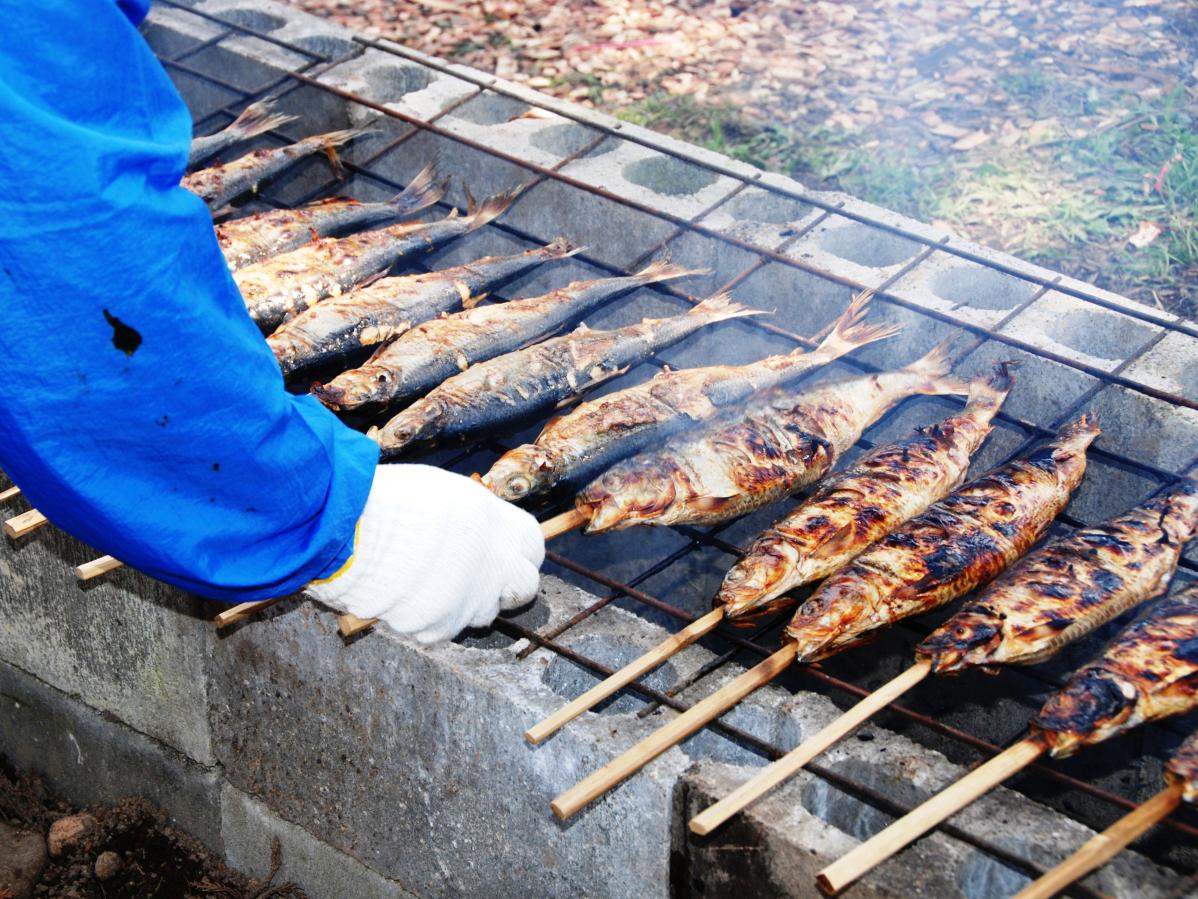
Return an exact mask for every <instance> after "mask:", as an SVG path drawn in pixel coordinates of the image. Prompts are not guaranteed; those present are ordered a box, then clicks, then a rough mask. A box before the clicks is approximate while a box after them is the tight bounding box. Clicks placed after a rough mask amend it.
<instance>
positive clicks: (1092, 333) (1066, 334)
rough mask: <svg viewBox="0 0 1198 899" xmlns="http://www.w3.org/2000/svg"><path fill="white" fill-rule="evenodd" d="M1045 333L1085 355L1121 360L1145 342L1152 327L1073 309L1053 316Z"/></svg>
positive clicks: (1111, 316) (1116, 316)
mask: <svg viewBox="0 0 1198 899" xmlns="http://www.w3.org/2000/svg"><path fill="white" fill-rule="evenodd" d="M1044 330H1045V333H1047V334H1048V336H1049V337H1051V338H1052V339H1053V340H1055V341H1056V342H1057V343H1062V344H1064V345H1065V346H1067V347H1070V348H1071V349H1075V350H1077V351H1078V352H1080V353H1085V354H1086V355H1088V356H1099V357H1101V358H1103V359H1123V358H1125V357H1127V356H1130V355H1131V354H1132V353H1133V352H1134V351H1135V350H1137V349H1139V348H1140V347H1141V346H1143V345H1144V342H1145V341H1146V340H1147V339H1148V336H1149V335H1150V334H1151V333H1152V330H1151V329H1150V328H1148V327H1146V326H1144V325H1141V324H1140V323H1138V322H1137V321H1135V320H1134V319H1131V318H1125V317H1123V316H1119V315H1110V314H1107V313H1103V312H1095V311H1094V310H1092V309H1073V310H1071V311H1069V312H1066V313H1065V314H1064V315H1057V316H1053V317H1052V318H1051V319H1049V320H1048V322H1047V323H1046V324H1045V326H1044Z"/></svg>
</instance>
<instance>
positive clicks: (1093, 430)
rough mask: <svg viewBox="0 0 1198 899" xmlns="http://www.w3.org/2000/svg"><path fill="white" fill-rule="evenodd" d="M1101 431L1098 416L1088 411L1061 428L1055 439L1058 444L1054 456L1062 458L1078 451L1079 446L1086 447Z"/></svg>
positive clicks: (1053, 452)
mask: <svg viewBox="0 0 1198 899" xmlns="http://www.w3.org/2000/svg"><path fill="white" fill-rule="evenodd" d="M1101 433H1102V429H1101V428H1100V427H1099V424H1098V416H1097V415H1096V414H1094V413H1093V412H1086V413H1085V414H1083V415H1081V416H1080V417H1079V418H1078V419H1077V420H1076V421H1073V422H1071V423H1069V424H1067V425H1065V427H1063V428H1062V429H1061V430H1060V432H1059V433H1058V434H1057V437H1056V439H1055V440H1054V441H1053V443H1055V444H1056V445H1057V446H1056V448H1055V449H1054V450H1053V451H1052V455H1053V457H1054V458H1061V457H1064V456H1068V455H1070V454H1072V453H1075V452H1077V451H1078V449H1079V448H1080V449H1085V448H1086V447H1087V446H1089V445H1090V444H1091V443H1092V442H1093V441H1094V439H1095V438H1096V437H1097V436H1098V435H1099V434H1101Z"/></svg>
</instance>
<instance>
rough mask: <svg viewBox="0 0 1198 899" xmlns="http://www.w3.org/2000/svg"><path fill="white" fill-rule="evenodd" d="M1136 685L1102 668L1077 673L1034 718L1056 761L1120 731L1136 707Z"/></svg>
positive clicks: (1034, 725) (1095, 667)
mask: <svg viewBox="0 0 1198 899" xmlns="http://www.w3.org/2000/svg"><path fill="white" fill-rule="evenodd" d="M1138 697H1139V693H1138V691H1137V690H1136V688H1135V685H1134V684H1131V683H1129V682H1128V681H1126V680H1124V679H1123V678H1121V677H1120V676H1119V675H1118V674H1117V673H1115V672H1114V671H1111V670H1109V669H1107V668H1103V667H1101V666H1099V665H1094V666H1090V667H1087V668H1084V669H1082V670H1081V671H1080V672H1078V673H1077V674H1076V675H1075V676H1074V677H1073V679H1072V680H1070V681H1069V683H1068V684H1066V685H1065V687H1064V689H1062V690H1060V691H1059V692H1057V693H1056V694H1054V695H1053V696H1052V698H1050V699H1049V700H1048V702H1046V703H1045V704H1044V708H1042V709H1040V713H1039V714H1038V715H1036V717H1035V718H1033V719H1032V727H1033V729H1034V730H1036V731H1039V732H1040V733H1041V734H1042V735H1043V737H1044V739H1045V741H1046V742H1047V743H1048V747H1049V750H1050V751H1051V752H1052V755H1053V757H1054V758H1062V757H1064V756H1068V755H1072V754H1073V753H1074V752H1076V751H1077V750H1078V749H1080V748H1081V747H1082V746H1086V745H1088V744H1090V743H1097V742H1100V741H1101V740H1104V739H1106V737H1108V736H1110V735H1111V734H1112V733H1114V732H1116V731H1118V730H1119V729H1120V728H1121V726H1122V725H1123V724H1124V723H1125V722H1126V721H1127V720H1128V719H1129V718H1130V717H1131V715H1132V713H1133V712H1134V711H1135V708H1136V700H1137V698H1138Z"/></svg>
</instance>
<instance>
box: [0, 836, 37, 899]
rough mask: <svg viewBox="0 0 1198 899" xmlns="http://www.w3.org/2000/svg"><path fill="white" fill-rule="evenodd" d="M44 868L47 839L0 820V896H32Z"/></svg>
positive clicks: (16, 898) (14, 897) (14, 898)
mask: <svg viewBox="0 0 1198 899" xmlns="http://www.w3.org/2000/svg"><path fill="white" fill-rule="evenodd" d="M44 867H46V841H45V840H43V839H42V835H41V834H40V833H33V832H32V831H28V830H17V829H16V828H15V827H9V826H8V825H7V824H4V823H3V822H0V896H12V897H13V899H26V897H28V896H32V895H33V887H34V886H35V885H36V884H37V881H38V878H39V877H41V874H42V868H44Z"/></svg>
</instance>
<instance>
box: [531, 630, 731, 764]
mask: <svg viewBox="0 0 1198 899" xmlns="http://www.w3.org/2000/svg"><path fill="white" fill-rule="evenodd" d="M724 608H725V607H724V606H717V607H716V608H714V609H712V610H711V611H710V612H708V613H707V614H706V615H704V616H703V617H702V618H696V619H695V620H694V621H692V622H691V623H690V624H688V625H687V626H686V627H684V628H683V629H682V630H680V631H679V632H678V633H676V634H674V635H673V636H672V637H668V638H666V639H665V640H663V641H662V642H661V643H659V644H658V645H657V646H655V647H654V648H653V649H650V650H649V651H648V652H647V653H645V654H644V655H643V656H641V657H640V658H639V659H636V660H635V661H632V662H629V663H628V664H627V665H625V666H624V667H623V668H621V669H620V670H619V671H617V672H616V673H615V674H613V675H611V676H610V677H609V678H607V680H605V681H602V682H601V683H598V684H596V685H595V686H593V687H591V689H589V690H587V691H586V692H585V693H583V694H582V695H581V696H579V697H578V698H577V699H575V700H574V701H573V702H571V703H568V704H567V705H564V706H562V707H561V708H560V709H558V710H557V711H556V712H554V713H553V714H552V715H550V716H549V717H548V718H546V719H545V720H544V721H542V722H541V723H539V724H535V725H533V726H532V727H530V728H529V729H528V730H526V731H525V732H524V739H526V740H528V742H529V743H532V744H533V745H534V746H535V745H536V744H537V743H540V742H541V741H542V740H544V739H545V738H546V737H548V736H550V735H551V734H555V733H557V732H558V731H559V730H560V729H561V728H562V727H564V726H565V725H566V724H568V723H569V722H571V721H573V720H574V719H575V718H577V717H578V716H579V715H581V714H582V713H583V712H585V711H587V710H589V709H591V708H593V707H594V706H596V705H598V704H599V703H600V702H602V701H603V700H605V699H607V697H609V696H611V695H612V694H613V693H616V692H618V691H619V690H621V689H623V688H624V687H626V686H628V685H629V684H630V683H632V682H633V681H634V680H636V679H637V678H639V677H640V676H641V675H643V674H646V673H648V672H650V671H652V670H653V669H654V668H656V667H657V666H658V665H660V664H661V663H662V662H664V661H665V660H666V659H668V658H670V656H672V655H675V654H677V653H678V652H681V651H682V650H683V649H685V648H686V647H687V646H690V645H691V644H692V643H694V642H695V641H696V640H698V639H699V638H700V637H702V636H703V635H704V634H706V633H709V632H710V631H712V630H714V629H715V627H716V625H718V624H719V623H720V622H721V621H723V620H724Z"/></svg>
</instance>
